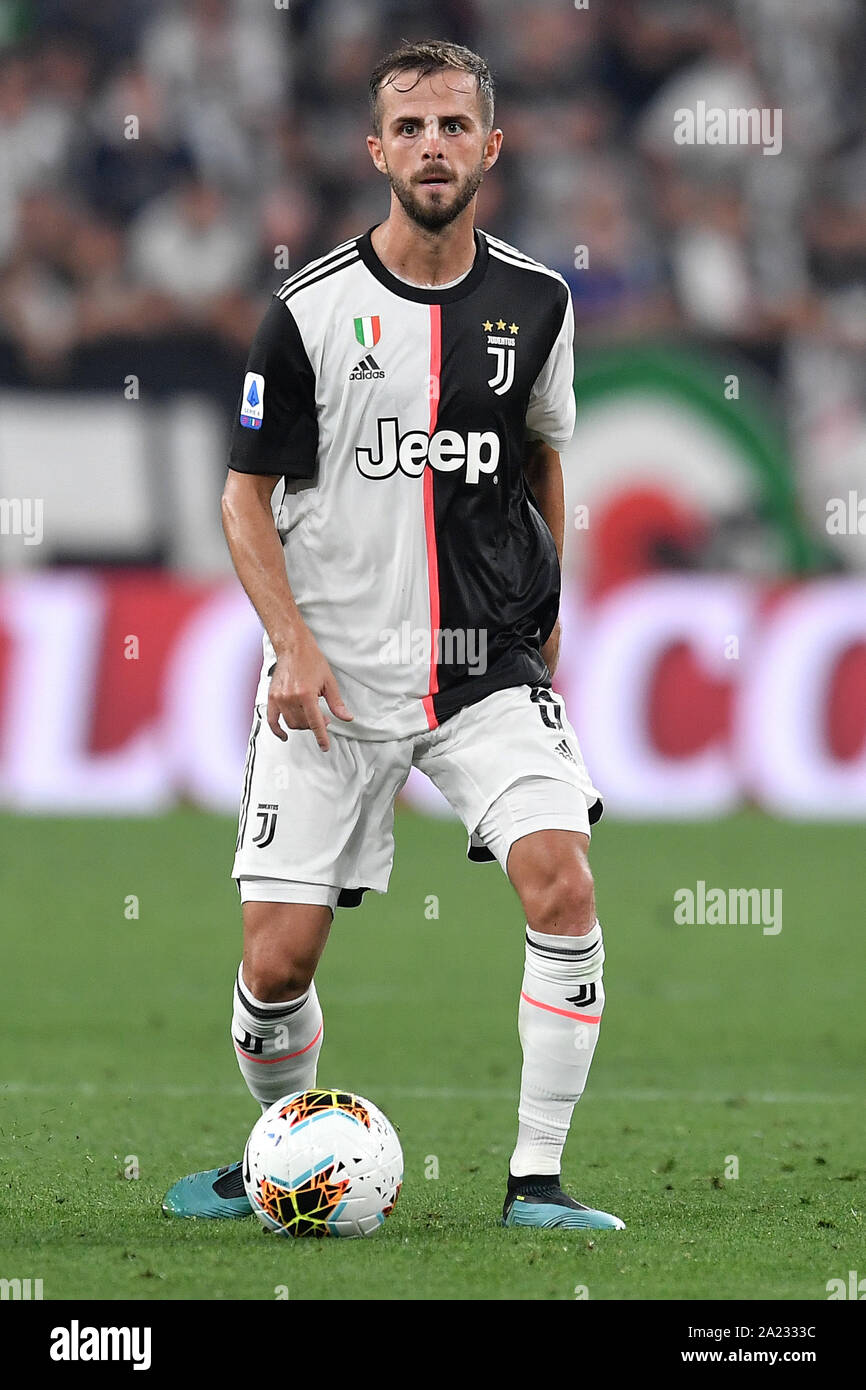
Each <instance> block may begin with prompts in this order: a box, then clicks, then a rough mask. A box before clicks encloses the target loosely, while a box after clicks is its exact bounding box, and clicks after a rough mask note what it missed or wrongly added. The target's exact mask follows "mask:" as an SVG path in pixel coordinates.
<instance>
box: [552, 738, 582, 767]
mask: <svg viewBox="0 0 866 1390" xmlns="http://www.w3.org/2000/svg"><path fill="white" fill-rule="evenodd" d="M556 752H557V753H561V754H562V756H563V757H564V758H567V759H568V761H569V762H571V763H574V762H576V761H577V759H576V758H575V756H574V754H573V753H572V751H571V749H570V748H569V746H568V744H567V743H566V741H565V739H562V741H561V742H560V743H558V744H557V745H556Z"/></svg>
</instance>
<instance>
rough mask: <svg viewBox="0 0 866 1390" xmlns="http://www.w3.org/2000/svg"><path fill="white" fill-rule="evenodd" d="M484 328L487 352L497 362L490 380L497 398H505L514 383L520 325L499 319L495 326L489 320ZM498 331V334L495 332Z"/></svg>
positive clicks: (489, 384)
mask: <svg viewBox="0 0 866 1390" xmlns="http://www.w3.org/2000/svg"><path fill="white" fill-rule="evenodd" d="M482 327H483V329H484V331H485V333H486V334H487V351H488V352H489V354H490V356H491V357H492V358H493V359H494V362H495V371H494V373H493V376H492V377H490V378H489V379H488V382H487V385H488V386H490V387H491V388H492V390H493V392H494V394H495V395H497V396H504V395H505V393H506V391H508V390H510V388H511V386H512V385H513V383H514V359H515V356H516V353H517V333H518V329H519V325H518V324H516V323H508V324H507V323H506V322H505V319H499V320H498V321H497V322H496V323H495V324H494V323H493V321H492V320H491V319H487V320H486V321H485V322H484V324H482ZM494 328H495V329H497V330H498V331H497V332H494V331H493V330H494Z"/></svg>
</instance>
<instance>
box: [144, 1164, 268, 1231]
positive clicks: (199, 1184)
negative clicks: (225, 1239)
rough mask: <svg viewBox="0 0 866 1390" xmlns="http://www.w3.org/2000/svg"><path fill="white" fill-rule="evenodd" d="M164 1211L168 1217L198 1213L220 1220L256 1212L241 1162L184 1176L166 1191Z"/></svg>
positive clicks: (194, 1215)
mask: <svg viewBox="0 0 866 1390" xmlns="http://www.w3.org/2000/svg"><path fill="white" fill-rule="evenodd" d="M162 1210H163V1214H164V1215H165V1216H192V1217H196V1216H198V1217H205V1218H207V1219H209V1220H217V1221H219V1220H236V1219H237V1218H238V1217H239V1216H252V1214H253V1209H252V1207H251V1206H250V1201H249V1198H248V1197H247V1194H246V1191H245V1190H244V1179H243V1174H242V1173H241V1165H240V1163H229V1164H227V1165H226V1167H225V1168H209V1169H208V1170H207V1171H206V1172H204V1173H190V1175H189V1177H187V1178H181V1179H180V1181H179V1182H176V1183H175V1185H174V1187H170V1188H169V1190H168V1192H166V1194H165V1196H164V1198H163V1200H162Z"/></svg>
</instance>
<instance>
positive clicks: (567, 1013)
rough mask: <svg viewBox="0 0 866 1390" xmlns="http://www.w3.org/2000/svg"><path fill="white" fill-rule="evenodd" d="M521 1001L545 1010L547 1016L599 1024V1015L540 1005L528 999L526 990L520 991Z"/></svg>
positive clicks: (550, 1005) (537, 1001) (536, 1001)
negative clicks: (554, 1015) (555, 1015)
mask: <svg viewBox="0 0 866 1390" xmlns="http://www.w3.org/2000/svg"><path fill="white" fill-rule="evenodd" d="M520 997H521V999H525V1000H526V1002H527V1004H534V1005H535V1007H536V1009H546V1010H547V1012H548V1013H549V1014H560V1015H561V1016H562V1017H563V1018H576V1019H579V1020H580V1022H581V1023H600V1022H601V1014H575V1013H572V1012H571V1010H570V1009H555V1008H554V1007H553V1005H552V1004H542V1003H541V1002H540V1001H539V1000H538V999H530V997H529V995H528V994H527V993H526V990H524V989H522V990H521V991H520Z"/></svg>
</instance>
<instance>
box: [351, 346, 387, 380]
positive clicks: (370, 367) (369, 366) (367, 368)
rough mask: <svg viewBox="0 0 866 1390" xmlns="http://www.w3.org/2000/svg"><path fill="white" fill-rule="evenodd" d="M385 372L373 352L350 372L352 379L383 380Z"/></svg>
mask: <svg viewBox="0 0 866 1390" xmlns="http://www.w3.org/2000/svg"><path fill="white" fill-rule="evenodd" d="M384 375H385V373H384V372H383V371H382V368H381V367H380V366H379V363H378V362H377V361H376V359H375V357H374V356H373V354H372V353H370V352H368V353H367V356H366V357H362V358H361V361H360V362H359V363H358V365H357V367H355V368H354V369H353V370H352V371H351V372H350V373H349V380H350V381H381V379H382V378H383V377H384Z"/></svg>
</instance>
